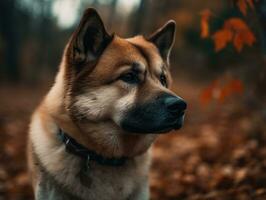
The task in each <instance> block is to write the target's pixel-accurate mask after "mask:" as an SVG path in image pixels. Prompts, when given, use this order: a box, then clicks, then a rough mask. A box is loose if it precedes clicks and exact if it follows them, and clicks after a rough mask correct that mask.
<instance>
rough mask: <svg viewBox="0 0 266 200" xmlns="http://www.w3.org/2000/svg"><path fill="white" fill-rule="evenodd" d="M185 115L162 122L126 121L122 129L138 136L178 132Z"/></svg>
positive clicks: (181, 114)
mask: <svg viewBox="0 0 266 200" xmlns="http://www.w3.org/2000/svg"><path fill="white" fill-rule="evenodd" d="M184 116H185V113H184V112H182V113H180V114H179V115H178V116H177V117H175V118H167V119H165V120H163V121H162V122H159V121H156V120H152V119H151V120H147V119H146V120H141V119H135V120H134V119H131V121H124V122H123V123H122V124H121V128H122V129H123V130H125V131H126V132H128V133H138V134H164V133H168V132H170V131H171V130H178V129H180V128H181V127H182V126H183V123H184Z"/></svg>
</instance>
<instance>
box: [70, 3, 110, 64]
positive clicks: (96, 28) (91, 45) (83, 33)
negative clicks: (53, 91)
mask: <svg viewBox="0 0 266 200" xmlns="http://www.w3.org/2000/svg"><path fill="white" fill-rule="evenodd" d="M111 40H112V36H111V35H109V34H108V33H107V31H106V30H105V27H104V24H103V22H102V20H101V17H100V16H99V14H98V13H97V11H96V10H95V9H93V8H88V9H87V10H86V11H85V12H84V14H83V17H82V19H81V21H80V23H79V25H78V28H77V29H76V31H75V32H74V34H73V36H72V39H71V43H70V46H69V48H71V51H72V53H71V61H72V62H73V63H74V64H84V63H89V62H94V61H96V60H97V59H98V58H99V57H100V55H101V54H102V53H103V51H104V49H105V48H106V47H107V45H108V44H109V43H110V42H111Z"/></svg>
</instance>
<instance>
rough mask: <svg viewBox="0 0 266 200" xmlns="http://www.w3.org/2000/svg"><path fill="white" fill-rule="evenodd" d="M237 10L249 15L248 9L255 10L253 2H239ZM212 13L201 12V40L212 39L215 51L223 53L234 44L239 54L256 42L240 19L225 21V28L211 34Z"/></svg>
mask: <svg viewBox="0 0 266 200" xmlns="http://www.w3.org/2000/svg"><path fill="white" fill-rule="evenodd" d="M236 5H237V8H238V9H239V10H240V12H241V13H242V14H243V16H246V15H247V9H248V8H250V9H252V10H254V4H253V0H237V1H236ZM211 16H213V14H212V12H211V11H210V10H209V9H205V10H203V11H202V12H201V38H204V39H205V38H209V37H210V38H211V39H213V41H214V46H215V51H216V52H218V51H221V50H222V49H224V48H225V47H226V46H227V45H228V44H229V43H232V44H233V46H234V47H235V49H236V50H237V51H238V52H241V51H242V49H243V47H244V45H247V46H252V45H253V44H254V42H255V41H256V37H255V36H254V34H253V32H252V31H251V29H250V28H249V27H248V25H247V24H246V22H245V21H244V20H243V19H242V18H240V17H232V18H229V19H226V20H225V21H224V24H223V27H222V28H221V29H219V30H217V31H216V32H214V33H213V34H211V33H210V27H209V21H210V18H211Z"/></svg>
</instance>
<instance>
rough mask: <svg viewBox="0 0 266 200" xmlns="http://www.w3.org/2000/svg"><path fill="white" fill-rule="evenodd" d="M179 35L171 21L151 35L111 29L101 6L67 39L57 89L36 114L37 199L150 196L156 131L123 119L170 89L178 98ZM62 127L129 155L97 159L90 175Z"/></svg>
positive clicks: (111, 152) (32, 159) (109, 153)
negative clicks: (125, 35)
mask: <svg viewBox="0 0 266 200" xmlns="http://www.w3.org/2000/svg"><path fill="white" fill-rule="evenodd" d="M174 35H175V23H174V22H173V21H169V22H168V23H167V24H166V25H165V26H163V27H162V28H161V29H159V30H158V31H157V32H155V33H154V34H153V35H151V36H150V37H149V38H148V39H147V38H144V37H143V36H136V37H133V38H129V39H122V38H120V37H118V36H117V35H109V34H108V33H107V32H106V31H105V28H104V26H103V23H102V21H101V19H100V17H99V16H98V14H97V12H96V11H95V10H93V9H87V10H86V11H85V13H84V16H83V18H82V20H81V22H80V24H79V26H78V28H77V30H76V31H75V32H74V34H73V35H72V37H71V39H70V40H69V42H68V44H67V45H66V48H65V51H64V54H63V58H62V61H61V64H60V69H59V72H58V74H57V76H56V81H55V83H54V85H53V87H52V88H51V90H50V91H49V93H48V94H47V96H46V97H45V98H44V100H43V101H42V103H41V104H40V106H39V107H38V109H37V110H36V111H35V113H34V114H33V116H32V120H31V124H30V132H29V140H28V165H29V171H30V173H31V177H32V183H33V188H34V193H35V198H36V199H38V200H50V199H51V200H70V199H71V200H74V199H80V200H85V199H90V200H94V199H95V200H104V199H108V200H110V199H116V200H119V199H121V200H122V199H132V200H133V199H143V200H144V199H148V198H149V189H148V170H149V165H150V152H149V150H148V149H149V147H150V145H151V144H152V142H153V141H154V140H155V138H156V137H157V136H158V134H140V133H139V132H141V131H136V133H134V131H131V129H130V128H127V127H128V126H126V125H125V128H123V122H124V121H125V118H127V117H126V116H127V115H126V114H127V113H128V112H130V110H132V109H134V108H135V107H136V105H146V104H148V103H149V102H150V101H152V100H154V99H157V98H158V95H160V94H164V93H167V94H169V95H173V96H176V95H175V94H174V93H173V92H172V91H171V90H170V89H169V88H170V85H171V76H170V73H169V62H168V58H169V53H170V50H171V47H172V45H173V41H174ZM132 66H133V68H134V69H133V70H135V71H137V73H138V79H139V80H138V81H139V82H140V83H128V82H126V81H128V79H129V80H130V77H124V78H123V76H122V75H121V74H124V73H126V72H128V71H129V70H131V69H132ZM162 73H163V74H164V76H165V83H163V85H162V83H161V82H160V78H159V77H160V74H162ZM121 76H122V78H121ZM131 78H132V77H131ZM125 79H126V81H125ZM131 81H132V80H131ZM155 114H156V113H155ZM154 119H156V118H154ZM144 122H145V120H144ZM154 122H155V124H156V123H159V122H157V121H154ZM126 124H127V123H126ZM144 126H145V124H144ZM59 128H61V129H62V130H64V131H65V132H67V133H68V134H69V135H70V136H71V137H73V138H75V140H76V141H78V142H79V143H80V144H82V145H83V146H85V147H87V148H88V149H90V150H93V151H95V152H97V153H98V154H100V155H102V156H105V157H109V158H110V157H111V158H112V157H122V156H126V157H128V160H127V161H126V163H125V164H124V165H123V166H117V167H115V166H104V165H100V164H98V163H96V162H91V163H90V166H89V168H88V169H87V170H86V173H85V172H84V171H83V166H84V165H83V163H84V160H82V159H81V158H80V157H78V156H76V155H73V154H70V153H68V152H66V151H65V145H64V144H63V143H62V142H61V141H60V140H58V138H57V132H58V129H59ZM136 128H139V127H136ZM170 129H173V127H171V128H170ZM142 130H143V132H149V131H150V130H153V129H150V128H147V129H142ZM167 131H169V130H167ZM154 132H155V133H156V131H154ZM161 132H166V130H161Z"/></svg>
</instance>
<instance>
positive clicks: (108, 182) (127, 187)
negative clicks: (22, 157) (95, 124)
mask: <svg viewBox="0 0 266 200" xmlns="http://www.w3.org/2000/svg"><path fill="white" fill-rule="evenodd" d="M146 182H147V177H146V176H141V174H138V172H137V170H136V168H135V167H132V166H130V167H101V166H95V165H91V166H90V167H89V168H88V169H84V168H83V169H81V170H79V171H76V172H75V173H73V172H72V174H70V173H69V172H62V174H61V175H60V174H59V175H56V176H55V177H52V176H51V175H48V174H46V173H43V174H42V178H41V181H40V184H39V189H38V196H39V198H38V199H40V200H43V199H49V200H61V199H64V200H68V199H69V200H70V199H71V200H73V199H77V200H87V199H88V200H94V199H95V200H96V199H97V200H98V199H101V200H105V199H106V200H107V199H108V200H110V199H115V200H120V199H121V200H126V199H132V198H131V197H132V196H134V193H135V192H136V191H137V190H138V187H139V186H141V185H142V187H145V186H146V184H145V183H146Z"/></svg>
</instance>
